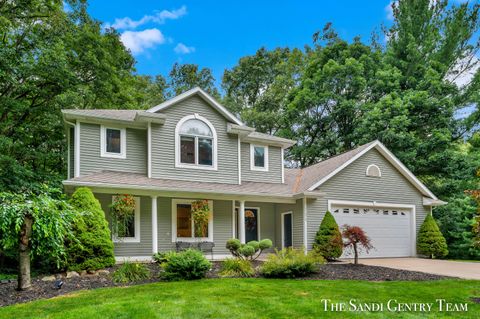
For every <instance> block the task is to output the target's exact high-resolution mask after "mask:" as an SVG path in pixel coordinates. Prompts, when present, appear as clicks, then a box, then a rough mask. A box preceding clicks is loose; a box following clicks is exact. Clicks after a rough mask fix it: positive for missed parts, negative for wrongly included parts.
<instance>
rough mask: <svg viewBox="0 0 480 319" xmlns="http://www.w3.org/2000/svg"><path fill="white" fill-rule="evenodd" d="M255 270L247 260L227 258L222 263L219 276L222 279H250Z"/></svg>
mask: <svg viewBox="0 0 480 319" xmlns="http://www.w3.org/2000/svg"><path fill="white" fill-rule="evenodd" d="M253 275H255V270H254V269H253V267H252V263H251V262H250V261H248V260H244V259H238V258H229V259H225V260H224V261H223V262H222V266H221V269H220V276H222V277H252V276H253Z"/></svg>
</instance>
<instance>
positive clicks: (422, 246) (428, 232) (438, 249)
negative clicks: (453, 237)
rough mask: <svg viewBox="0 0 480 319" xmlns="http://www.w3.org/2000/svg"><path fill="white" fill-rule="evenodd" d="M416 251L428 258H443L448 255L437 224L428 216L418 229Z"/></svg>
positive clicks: (445, 243)
mask: <svg viewBox="0 0 480 319" xmlns="http://www.w3.org/2000/svg"><path fill="white" fill-rule="evenodd" d="M417 251H418V253H420V254H424V255H427V256H428V257H430V258H436V257H444V256H446V255H447V254H448V249H447V242H446V240H445V237H443V235H442V233H441V232H440V229H439V228H438V225H437V222H436V221H435V219H433V216H432V215H431V214H428V215H427V217H426V218H425V221H424V222H423V224H422V226H421V227H420V231H419V233H418V239H417Z"/></svg>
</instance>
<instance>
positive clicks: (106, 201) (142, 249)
mask: <svg viewBox="0 0 480 319" xmlns="http://www.w3.org/2000/svg"><path fill="white" fill-rule="evenodd" d="M113 195H114V194H98V193H97V194H95V197H96V198H97V199H98V200H99V201H100V204H101V205H102V209H103V211H104V212H105V217H106V219H107V221H110V213H109V206H110V204H111V203H112V196H113ZM139 197H140V242H139V243H126V242H117V243H114V251H115V256H116V257H133V256H151V255H152V226H151V225H152V213H151V212H152V201H151V199H150V197H145V196H139Z"/></svg>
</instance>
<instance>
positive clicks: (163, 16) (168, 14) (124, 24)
mask: <svg viewBox="0 0 480 319" xmlns="http://www.w3.org/2000/svg"><path fill="white" fill-rule="evenodd" d="M186 14H187V7H186V6H182V7H181V8H179V9H175V10H172V11H169V10H162V11H160V12H156V13H155V14H153V15H145V16H143V17H142V18H141V19H139V20H133V19H131V18H129V17H125V18H117V19H115V22H114V23H113V24H109V23H107V24H105V27H106V28H110V27H112V28H115V29H117V30H128V29H130V30H131V29H136V28H137V27H139V26H141V25H144V24H146V23H150V22H151V23H156V24H163V23H165V21H167V20H176V19H178V18H180V17H182V16H184V15H186Z"/></svg>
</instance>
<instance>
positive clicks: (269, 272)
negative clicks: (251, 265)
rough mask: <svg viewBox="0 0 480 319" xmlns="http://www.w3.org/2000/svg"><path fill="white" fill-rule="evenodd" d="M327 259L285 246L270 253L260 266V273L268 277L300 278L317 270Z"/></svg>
mask: <svg viewBox="0 0 480 319" xmlns="http://www.w3.org/2000/svg"><path fill="white" fill-rule="evenodd" d="M323 263H325V260H324V259H323V258H322V257H321V256H318V255H316V254H314V253H313V254H312V253H309V254H307V255H305V253H304V252H303V250H300V249H294V248H285V249H282V250H280V251H278V250H277V251H275V254H269V255H268V256H267V260H266V261H265V262H264V263H263V265H262V266H261V267H260V273H261V274H262V276H264V277H266V278H298V277H306V276H308V275H311V274H313V273H315V272H316V271H317V267H318V265H319V264H323Z"/></svg>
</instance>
